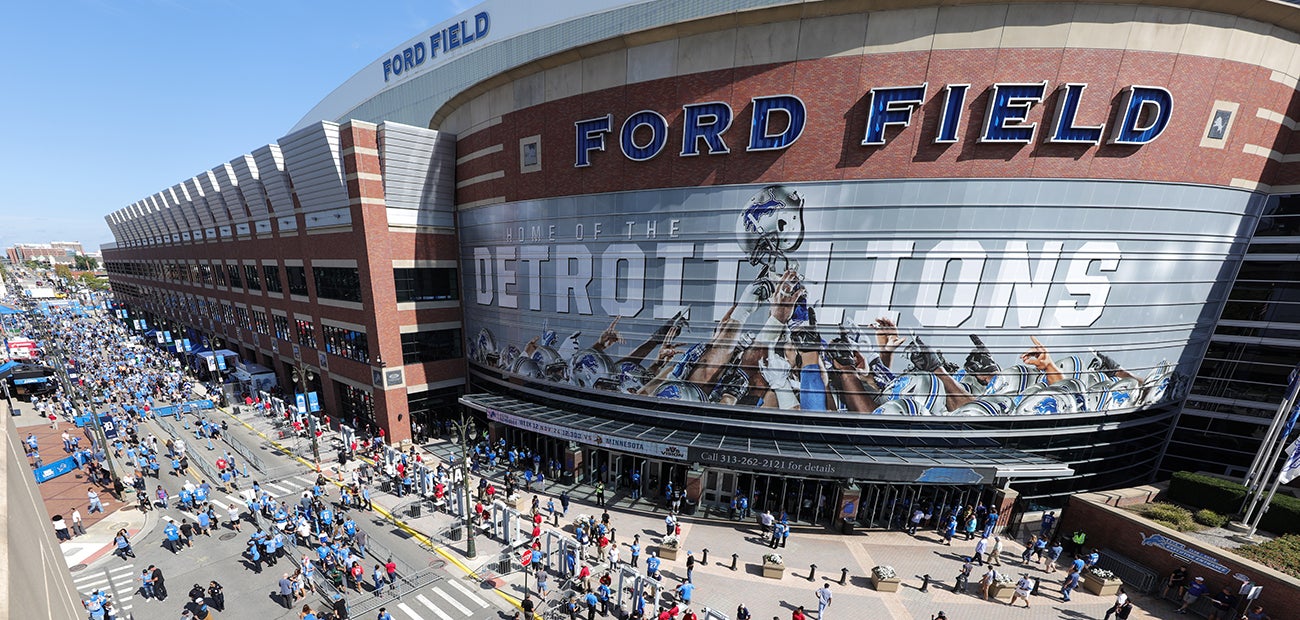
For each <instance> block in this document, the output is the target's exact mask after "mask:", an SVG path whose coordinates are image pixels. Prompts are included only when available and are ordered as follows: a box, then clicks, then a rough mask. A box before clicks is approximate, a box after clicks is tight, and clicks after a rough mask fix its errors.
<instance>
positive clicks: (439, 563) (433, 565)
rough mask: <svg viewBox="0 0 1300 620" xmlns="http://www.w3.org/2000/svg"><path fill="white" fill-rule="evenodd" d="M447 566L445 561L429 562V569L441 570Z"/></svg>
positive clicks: (435, 560)
mask: <svg viewBox="0 0 1300 620" xmlns="http://www.w3.org/2000/svg"><path fill="white" fill-rule="evenodd" d="M445 566H447V560H439V559H434V560H429V568H443V567H445Z"/></svg>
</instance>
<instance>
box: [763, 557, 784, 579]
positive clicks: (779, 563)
mask: <svg viewBox="0 0 1300 620" xmlns="http://www.w3.org/2000/svg"><path fill="white" fill-rule="evenodd" d="M763 576H764V577H767V578H768V579H780V578H781V577H784V576H785V560H784V559H782V558H781V554H779V553H769V554H766V555H764V556H763Z"/></svg>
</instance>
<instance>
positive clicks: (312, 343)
mask: <svg viewBox="0 0 1300 620" xmlns="http://www.w3.org/2000/svg"><path fill="white" fill-rule="evenodd" d="M293 323H294V327H296V328H297V329H298V344H300V345H302V346H304V347H307V348H308V349H315V348H316V326H315V325H314V324H312V322H311V321H309V320H308V321H304V320H302V319H294V321H293Z"/></svg>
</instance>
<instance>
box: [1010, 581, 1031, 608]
mask: <svg viewBox="0 0 1300 620" xmlns="http://www.w3.org/2000/svg"><path fill="white" fill-rule="evenodd" d="M1033 589H1034V580H1033V579H1030V578H1029V573H1021V574H1020V581H1017V582H1016V589H1015V591H1013V592H1012V593H1011V601H1010V602H1008V603H1007V605H1010V606H1012V607H1015V606H1016V601H1017V600H1020V599H1024V601H1025V609H1029V592H1030V591H1031V590H1033Z"/></svg>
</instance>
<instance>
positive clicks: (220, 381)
mask: <svg viewBox="0 0 1300 620" xmlns="http://www.w3.org/2000/svg"><path fill="white" fill-rule="evenodd" d="M221 345H222V342H221V339H220V338H217V337H215V336H214V337H213V338H212V339H211V340H209V339H207V338H204V339H203V346H205V347H207V348H208V352H209V353H211V354H212V368H213V369H214V370H215V371H216V373H217V404H218V405H220V406H222V407H224V406H226V377H225V376H224V375H222V374H221V363H220V362H218V361H217V358H218V357H220V356H221V354H220V353H217V351H218V350H220V349H221Z"/></svg>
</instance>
